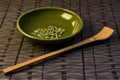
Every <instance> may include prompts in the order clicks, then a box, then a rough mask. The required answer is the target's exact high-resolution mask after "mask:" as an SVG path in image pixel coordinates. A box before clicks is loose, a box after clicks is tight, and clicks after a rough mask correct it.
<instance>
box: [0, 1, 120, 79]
mask: <svg viewBox="0 0 120 80" xmlns="http://www.w3.org/2000/svg"><path fill="white" fill-rule="evenodd" d="M48 6H51V7H53V6H54V7H62V8H66V9H69V10H72V11H74V12H76V13H77V14H79V15H80V16H81V17H82V19H83V21H84V28H83V30H82V32H81V33H80V34H79V35H78V36H76V38H75V40H74V41H73V42H71V43H69V42H68V44H66V45H60V46H58V45H56V46H54V45H51V46H46V45H40V44H39V45H38V44H36V43H33V42H31V41H30V40H29V39H28V38H26V37H24V36H23V35H22V34H20V33H19V31H18V30H17V28H16V20H17V18H18V17H19V16H20V15H21V14H22V13H23V12H25V11H28V10H31V9H34V8H39V7H48ZM105 25H107V26H109V27H111V28H113V29H115V32H114V34H113V35H112V37H110V38H109V39H107V40H105V41H103V42H99V43H95V44H91V45H89V46H86V47H82V48H79V49H76V50H74V51H71V52H68V53H66V54H62V55H60V56H58V57H56V58H53V59H50V60H47V61H43V62H42V63H38V64H35V65H31V66H28V67H27V68H25V69H22V70H19V71H16V72H13V73H10V74H8V75H3V76H1V77H0V80H120V0H0V71H1V70H2V69H3V68H6V67H8V66H12V65H15V64H17V63H20V62H23V61H26V60H29V59H32V58H34V57H37V56H40V55H43V54H46V53H48V52H51V51H54V50H57V49H59V48H61V47H64V46H67V45H69V44H73V43H76V42H79V41H82V40H84V39H86V38H88V37H90V36H92V35H94V34H96V33H97V32H99V31H100V30H101V29H102V28H103V26H105Z"/></svg>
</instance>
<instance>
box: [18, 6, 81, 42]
mask: <svg viewBox="0 0 120 80" xmlns="http://www.w3.org/2000/svg"><path fill="white" fill-rule="evenodd" d="M42 9H56V10H62V11H65V12H68V13H71V14H72V15H74V16H75V17H76V18H77V19H78V20H79V21H80V22H81V28H80V29H79V30H78V31H77V32H76V33H75V34H72V35H69V36H66V37H63V38H58V39H42V38H37V37H33V36H31V35H29V34H27V33H26V32H24V31H23V30H22V29H21V28H20V25H19V22H20V19H21V18H22V17H23V16H24V15H26V14H28V13H30V12H34V11H37V10H42ZM16 25H17V29H18V31H19V32H20V33H22V34H23V35H24V36H26V37H28V38H31V39H35V40H39V41H56V40H64V39H68V38H71V37H73V36H75V35H76V34H78V33H79V32H80V31H81V30H82V28H83V20H82V18H81V17H80V16H79V15H78V14H77V13H75V12H73V11H72V10H69V9H66V8H61V7H40V8H35V9H31V10H29V11H26V12H23V13H22V14H21V15H20V16H19V17H18V19H17V22H16Z"/></svg>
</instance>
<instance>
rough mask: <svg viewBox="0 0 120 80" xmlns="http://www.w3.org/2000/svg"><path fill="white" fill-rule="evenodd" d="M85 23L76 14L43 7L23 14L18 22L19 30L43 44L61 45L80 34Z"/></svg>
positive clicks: (57, 8) (60, 9) (56, 8)
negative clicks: (60, 43)
mask: <svg viewBox="0 0 120 80" xmlns="http://www.w3.org/2000/svg"><path fill="white" fill-rule="evenodd" d="M82 27H83V21H82V19H81V18H80V17H79V15H77V14H76V13H74V12H72V11H70V10H67V9H64V8H59V7H41V8H37V9H33V10H30V11H28V12H25V13H23V14H22V15H21V16H20V17H19V18H18V20H17V28H18V30H19V31H20V32H21V33H22V34H23V35H25V36H26V37H28V38H31V39H33V40H37V41H39V42H41V43H59V42H63V41H66V40H69V39H70V38H72V37H73V36H75V35H76V34H78V33H79V32H80V31H81V29H82Z"/></svg>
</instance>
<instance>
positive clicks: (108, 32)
mask: <svg viewBox="0 0 120 80" xmlns="http://www.w3.org/2000/svg"><path fill="white" fill-rule="evenodd" d="M113 32H114V30H113V29H111V28H109V27H104V28H103V29H102V30H101V31H100V32H99V33H97V34H96V35H94V36H92V37H90V38H88V39H86V40H84V41H81V42H78V43H76V44H74V45H71V46H68V47H65V48H62V49H59V50H57V51H54V52H50V53H48V54H45V55H42V56H38V57H36V58H33V59H31V60H27V61H25V62H22V63H18V64H16V65H13V66H10V67H7V68H5V69H3V70H2V72H3V74H6V73H9V72H11V71H14V70H17V69H20V68H22V67H25V66H28V65H30V64H33V63H35V62H38V61H42V60H45V59H48V58H51V57H53V56H56V55H58V54H61V53H64V52H67V51H70V50H73V49H75V48H78V47H80V46H83V45H85V44H88V43H91V42H94V41H98V40H105V39H107V38H109V37H110V36H111V35H112V33H113Z"/></svg>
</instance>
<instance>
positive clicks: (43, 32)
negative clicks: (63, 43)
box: [32, 26, 66, 39]
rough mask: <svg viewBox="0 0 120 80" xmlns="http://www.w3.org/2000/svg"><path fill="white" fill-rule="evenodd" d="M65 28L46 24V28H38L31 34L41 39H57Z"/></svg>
mask: <svg viewBox="0 0 120 80" xmlns="http://www.w3.org/2000/svg"><path fill="white" fill-rule="evenodd" d="M65 31H66V30H65V29H63V28H60V27H56V26H48V28H39V29H36V30H34V31H33V32H32V34H33V35H35V36H37V37H39V38H43V39H58V38H60V37H62V34H63V33H64V32H65Z"/></svg>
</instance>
